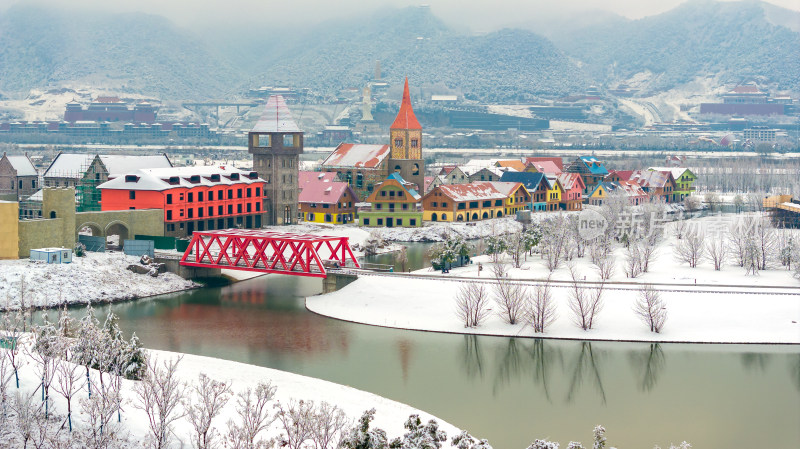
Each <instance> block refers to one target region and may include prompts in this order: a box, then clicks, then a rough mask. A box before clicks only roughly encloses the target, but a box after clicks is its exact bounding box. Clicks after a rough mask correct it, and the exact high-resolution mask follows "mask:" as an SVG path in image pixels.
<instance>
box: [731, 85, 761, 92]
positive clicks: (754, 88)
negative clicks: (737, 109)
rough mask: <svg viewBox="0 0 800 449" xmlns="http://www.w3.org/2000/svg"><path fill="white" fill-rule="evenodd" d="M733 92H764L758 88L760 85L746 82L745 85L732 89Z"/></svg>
mask: <svg viewBox="0 0 800 449" xmlns="http://www.w3.org/2000/svg"><path fill="white" fill-rule="evenodd" d="M731 93H736V94H760V93H762V92H761V91H760V90H758V86H754V85H752V84H744V85H741V86H736V87H734V88H733V90H732V91H731Z"/></svg>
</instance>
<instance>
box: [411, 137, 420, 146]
mask: <svg viewBox="0 0 800 449" xmlns="http://www.w3.org/2000/svg"><path fill="white" fill-rule="evenodd" d="M417 146H419V140H417V139H411V148H416V147H417Z"/></svg>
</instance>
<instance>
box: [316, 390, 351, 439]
mask: <svg viewBox="0 0 800 449" xmlns="http://www.w3.org/2000/svg"><path fill="white" fill-rule="evenodd" d="M349 425H350V420H349V419H347V415H345V413H344V412H343V411H342V410H341V409H340V408H339V407H337V406H335V405H331V404H328V403H327V402H324V401H323V402H322V403H320V404H319V405H318V406H317V407H316V409H315V410H314V415H313V420H312V422H311V440H312V441H313V442H314V447H315V448H316V449H337V448H340V447H342V445H341V442H342V439H343V438H344V433H345V430H346V429H347V427H348V426H349Z"/></svg>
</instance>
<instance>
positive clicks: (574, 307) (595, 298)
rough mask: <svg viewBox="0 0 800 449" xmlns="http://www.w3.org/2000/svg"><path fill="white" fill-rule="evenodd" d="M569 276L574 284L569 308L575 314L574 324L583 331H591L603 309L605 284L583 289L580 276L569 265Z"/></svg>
mask: <svg viewBox="0 0 800 449" xmlns="http://www.w3.org/2000/svg"><path fill="white" fill-rule="evenodd" d="M569 274H570V277H571V278H572V284H571V288H570V293H569V308H570V310H571V311H572V313H573V322H574V323H575V325H577V326H578V327H580V328H581V329H583V330H589V329H591V328H592V326H593V325H594V319H595V317H596V316H597V314H599V313H600V311H601V310H602V309H603V289H604V283H600V285H599V286H598V287H583V286H581V283H580V281H579V278H580V275H579V273H578V270H577V269H576V268H575V265H574V264H570V265H569Z"/></svg>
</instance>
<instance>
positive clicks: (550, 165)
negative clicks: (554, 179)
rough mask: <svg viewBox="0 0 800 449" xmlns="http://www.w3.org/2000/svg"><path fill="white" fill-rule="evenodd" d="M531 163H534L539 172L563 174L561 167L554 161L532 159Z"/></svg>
mask: <svg viewBox="0 0 800 449" xmlns="http://www.w3.org/2000/svg"><path fill="white" fill-rule="evenodd" d="M529 164H530V165H533V166H534V167H535V168H536V170H537V171H538V172H539V173H547V174H555V175H560V174H561V169H560V168H558V165H556V164H555V162H553V161H532V162H529Z"/></svg>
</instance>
